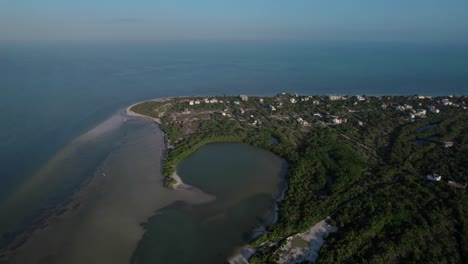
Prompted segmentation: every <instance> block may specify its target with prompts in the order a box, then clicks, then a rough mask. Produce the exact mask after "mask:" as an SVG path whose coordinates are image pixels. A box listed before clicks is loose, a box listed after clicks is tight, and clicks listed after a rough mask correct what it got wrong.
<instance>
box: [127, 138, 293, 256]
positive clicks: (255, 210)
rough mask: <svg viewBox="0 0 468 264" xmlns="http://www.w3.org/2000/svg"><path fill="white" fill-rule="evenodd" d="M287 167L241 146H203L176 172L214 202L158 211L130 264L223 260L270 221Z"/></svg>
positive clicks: (271, 157)
mask: <svg viewBox="0 0 468 264" xmlns="http://www.w3.org/2000/svg"><path fill="white" fill-rule="evenodd" d="M286 169H287V163H286V162H285V161H284V160H282V159H280V158H278V157H277V156H275V155H273V154H271V153H269V152H266V151H263V150H260V149H257V148H253V147H250V146H248V145H245V144H232V143H229V144H227V143H223V144H210V145H206V146H204V147H202V148H201V149H199V150H198V151H197V152H195V153H194V154H192V155H191V156H189V157H188V158H186V159H185V160H183V161H182V162H181V163H180V164H179V166H178V167H177V171H178V174H179V176H180V177H181V178H182V180H183V181H184V182H185V183H186V184H188V185H190V186H195V187H197V188H200V189H202V190H203V191H205V192H207V193H209V194H212V195H214V196H215V197H216V200H214V201H212V202H209V203H204V204H189V203H185V202H180V203H175V204H173V205H172V206H170V207H168V208H165V209H163V210H161V211H159V212H158V214H157V215H155V216H153V217H152V218H151V219H150V220H149V221H148V222H147V223H146V224H145V228H146V233H145V235H144V236H143V239H142V241H141V242H140V243H139V245H138V248H137V250H136V251H135V254H134V256H133V263H223V261H224V260H225V259H227V258H228V257H229V256H231V255H233V254H234V253H235V251H236V249H237V248H239V247H240V246H242V245H243V244H245V243H246V242H248V241H249V240H250V239H251V238H252V235H253V231H254V230H255V229H258V228H259V227H261V226H262V225H265V224H268V223H269V222H271V220H272V216H273V209H274V201H275V198H277V197H278V195H279V194H280V192H281V189H283V187H284V186H283V185H284V181H283V180H284V176H285V173H286Z"/></svg>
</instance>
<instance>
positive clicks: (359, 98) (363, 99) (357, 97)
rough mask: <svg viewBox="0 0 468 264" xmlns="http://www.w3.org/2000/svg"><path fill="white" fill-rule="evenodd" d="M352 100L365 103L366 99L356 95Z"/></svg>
mask: <svg viewBox="0 0 468 264" xmlns="http://www.w3.org/2000/svg"><path fill="white" fill-rule="evenodd" d="M354 98H355V99H356V100H358V101H365V100H366V98H365V97H364V96H361V95H356V96H354Z"/></svg>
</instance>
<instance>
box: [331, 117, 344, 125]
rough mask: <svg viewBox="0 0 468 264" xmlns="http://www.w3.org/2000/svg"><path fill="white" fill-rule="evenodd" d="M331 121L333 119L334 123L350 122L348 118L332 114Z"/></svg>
mask: <svg viewBox="0 0 468 264" xmlns="http://www.w3.org/2000/svg"><path fill="white" fill-rule="evenodd" d="M331 121H332V123H333V124H344V123H346V122H348V120H346V118H344V117H339V116H331Z"/></svg>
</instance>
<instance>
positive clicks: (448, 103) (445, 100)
mask: <svg viewBox="0 0 468 264" xmlns="http://www.w3.org/2000/svg"><path fill="white" fill-rule="evenodd" d="M441 103H442V105H445V106H447V105H453V103H452V102H451V101H450V100H449V99H442V102H441Z"/></svg>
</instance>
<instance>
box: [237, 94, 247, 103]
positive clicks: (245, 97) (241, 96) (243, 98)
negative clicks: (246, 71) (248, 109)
mask: <svg viewBox="0 0 468 264" xmlns="http://www.w3.org/2000/svg"><path fill="white" fill-rule="evenodd" d="M239 97H240V99H241V100H242V101H245V102H247V101H248V100H249V97H248V96H247V95H244V94H241V95H240V96H239Z"/></svg>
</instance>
